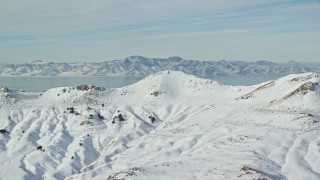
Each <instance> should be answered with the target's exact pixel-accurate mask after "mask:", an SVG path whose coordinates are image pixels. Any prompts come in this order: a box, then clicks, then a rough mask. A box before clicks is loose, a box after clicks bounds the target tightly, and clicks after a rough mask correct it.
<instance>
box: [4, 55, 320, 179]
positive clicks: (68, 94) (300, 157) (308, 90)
mask: <svg viewBox="0 0 320 180" xmlns="http://www.w3.org/2000/svg"><path fill="white" fill-rule="evenodd" d="M175 59H176V61H177V62H179V61H181V60H180V59H179V58H175ZM129 63H132V61H128V66H129ZM319 82H320V78H319V75H318V74H316V73H305V74H293V75H288V76H286V77H283V78H280V79H278V80H274V81H268V82H264V83H261V84H257V85H254V86H226V85H222V84H220V83H218V82H215V81H211V80H205V79H200V78H197V77H195V76H192V75H186V74H184V73H182V72H176V71H162V72H158V73H155V74H152V75H150V76H148V77H146V78H145V79H143V80H141V81H140V82H138V83H136V84H134V85H131V86H128V87H123V88H117V89H104V88H100V87H96V86H91V85H81V86H76V87H61V88H54V89H49V90H47V91H45V92H43V93H31V92H18V91H13V90H10V89H8V88H5V89H1V90H0V103H1V104H0V119H1V121H0V128H1V131H0V132H1V134H0V161H1V162H2V163H1V164H0V169H1V172H0V178H1V179H69V180H71V179H122V178H124V179H258V178H260V179H263V178H265V179H308V180H317V179H320V154H319V150H320V135H319V132H320V131H319V128H320V127H319V125H320V122H319V120H320V118H319V116H320V113H319V112H320V85H319Z"/></svg>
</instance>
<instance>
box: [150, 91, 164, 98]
mask: <svg viewBox="0 0 320 180" xmlns="http://www.w3.org/2000/svg"><path fill="white" fill-rule="evenodd" d="M160 94H162V92H161V91H154V92H152V93H151V94H150V95H153V96H155V97H157V96H159V95H160Z"/></svg>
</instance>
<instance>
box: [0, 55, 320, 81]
mask: <svg viewBox="0 0 320 180" xmlns="http://www.w3.org/2000/svg"><path fill="white" fill-rule="evenodd" d="M164 70H175V71H182V72H184V73H187V74H192V75H196V76H223V75H236V74H240V75H252V74H292V73H305V72H318V73H319V72H320V64H316V63H299V62H295V61H289V62H288V63H273V62H269V61H257V62H244V61H224V60H221V61H197V60H183V59H182V58H180V57H170V58H168V59H157V58H145V57H141V56H131V57H128V58H125V59H124V60H114V61H106V62H101V63H53V62H48V63H46V62H41V61H34V62H32V63H25V64H0V76H9V75H14V76H126V75H130V76H147V75H150V74H152V73H155V72H159V71H164Z"/></svg>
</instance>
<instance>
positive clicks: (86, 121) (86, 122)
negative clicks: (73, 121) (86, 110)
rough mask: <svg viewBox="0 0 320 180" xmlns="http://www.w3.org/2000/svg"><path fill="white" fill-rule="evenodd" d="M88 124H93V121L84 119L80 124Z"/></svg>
mask: <svg viewBox="0 0 320 180" xmlns="http://www.w3.org/2000/svg"><path fill="white" fill-rule="evenodd" d="M86 124H91V122H90V121H88V120H85V121H82V122H81V123H80V126H83V125H86Z"/></svg>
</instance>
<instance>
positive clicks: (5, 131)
mask: <svg viewBox="0 0 320 180" xmlns="http://www.w3.org/2000/svg"><path fill="white" fill-rule="evenodd" d="M0 133H1V134H6V133H9V131H7V130H6V129H0Z"/></svg>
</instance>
